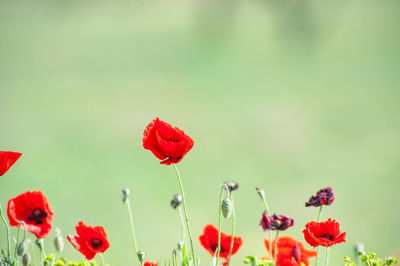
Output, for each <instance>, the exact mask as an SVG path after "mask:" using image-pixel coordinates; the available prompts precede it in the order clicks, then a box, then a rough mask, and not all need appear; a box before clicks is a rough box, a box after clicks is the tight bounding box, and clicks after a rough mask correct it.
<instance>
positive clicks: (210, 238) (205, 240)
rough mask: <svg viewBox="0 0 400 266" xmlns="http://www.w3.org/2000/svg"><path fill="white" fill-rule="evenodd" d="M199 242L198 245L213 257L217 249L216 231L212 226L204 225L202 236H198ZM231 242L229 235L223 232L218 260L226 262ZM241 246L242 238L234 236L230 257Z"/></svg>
mask: <svg viewBox="0 0 400 266" xmlns="http://www.w3.org/2000/svg"><path fill="white" fill-rule="evenodd" d="M199 240H200V244H201V245H202V246H203V247H204V248H205V249H206V250H207V251H208V252H209V253H210V254H211V256H214V254H215V251H216V250H217V247H218V229H217V228H216V227H215V226H214V225H212V224H208V225H206V226H205V227H204V228H203V234H202V235H200V236H199ZM231 240H232V236H231V235H226V234H225V233H224V232H221V250H220V251H219V257H220V258H224V259H226V260H228V256H229V250H230V248H231ZM241 245H242V238H241V237H237V236H235V237H234V238H233V248H232V255H233V254H235V253H236V252H238V250H239V248H240V246H241ZM226 262H227V261H226Z"/></svg>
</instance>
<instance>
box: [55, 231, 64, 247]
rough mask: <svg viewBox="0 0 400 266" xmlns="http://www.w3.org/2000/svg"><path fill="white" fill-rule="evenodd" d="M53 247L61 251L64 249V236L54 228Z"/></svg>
mask: <svg viewBox="0 0 400 266" xmlns="http://www.w3.org/2000/svg"><path fill="white" fill-rule="evenodd" d="M54 247H55V248H56V250H57V251H58V252H62V251H63V250H64V238H63V237H62V236H61V230H60V229H58V228H57V229H56V237H55V238H54Z"/></svg>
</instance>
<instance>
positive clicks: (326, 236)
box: [320, 235, 333, 241]
mask: <svg viewBox="0 0 400 266" xmlns="http://www.w3.org/2000/svg"><path fill="white" fill-rule="evenodd" d="M320 238H325V239H328V240H329V241H332V240H333V236H331V235H322V236H320Z"/></svg>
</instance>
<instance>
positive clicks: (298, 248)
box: [264, 236, 317, 266]
mask: <svg viewBox="0 0 400 266" xmlns="http://www.w3.org/2000/svg"><path fill="white" fill-rule="evenodd" d="M264 242H265V246H266V247H267V251H268V253H269V254H271V252H270V246H271V248H272V256H273V258H274V257H275V244H277V247H278V253H277V254H276V265H277V266H301V265H302V264H304V265H310V262H309V258H312V257H315V256H317V252H316V251H314V250H309V249H306V248H305V247H304V246H303V243H301V242H300V241H297V240H296V239H294V238H293V237H290V236H281V237H279V238H278V243H275V242H276V239H274V240H273V241H272V244H271V245H270V241H268V240H267V239H265V240H264Z"/></svg>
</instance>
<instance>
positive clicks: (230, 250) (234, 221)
mask: <svg viewBox="0 0 400 266" xmlns="http://www.w3.org/2000/svg"><path fill="white" fill-rule="evenodd" d="M230 196H231V202H232V238H231V247H230V248H229V257H228V265H227V266H229V264H230V263H231V255H232V250H233V242H234V240H235V239H234V238H235V226H236V217H235V205H234V203H233V195H232V193H231V194H230Z"/></svg>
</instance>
